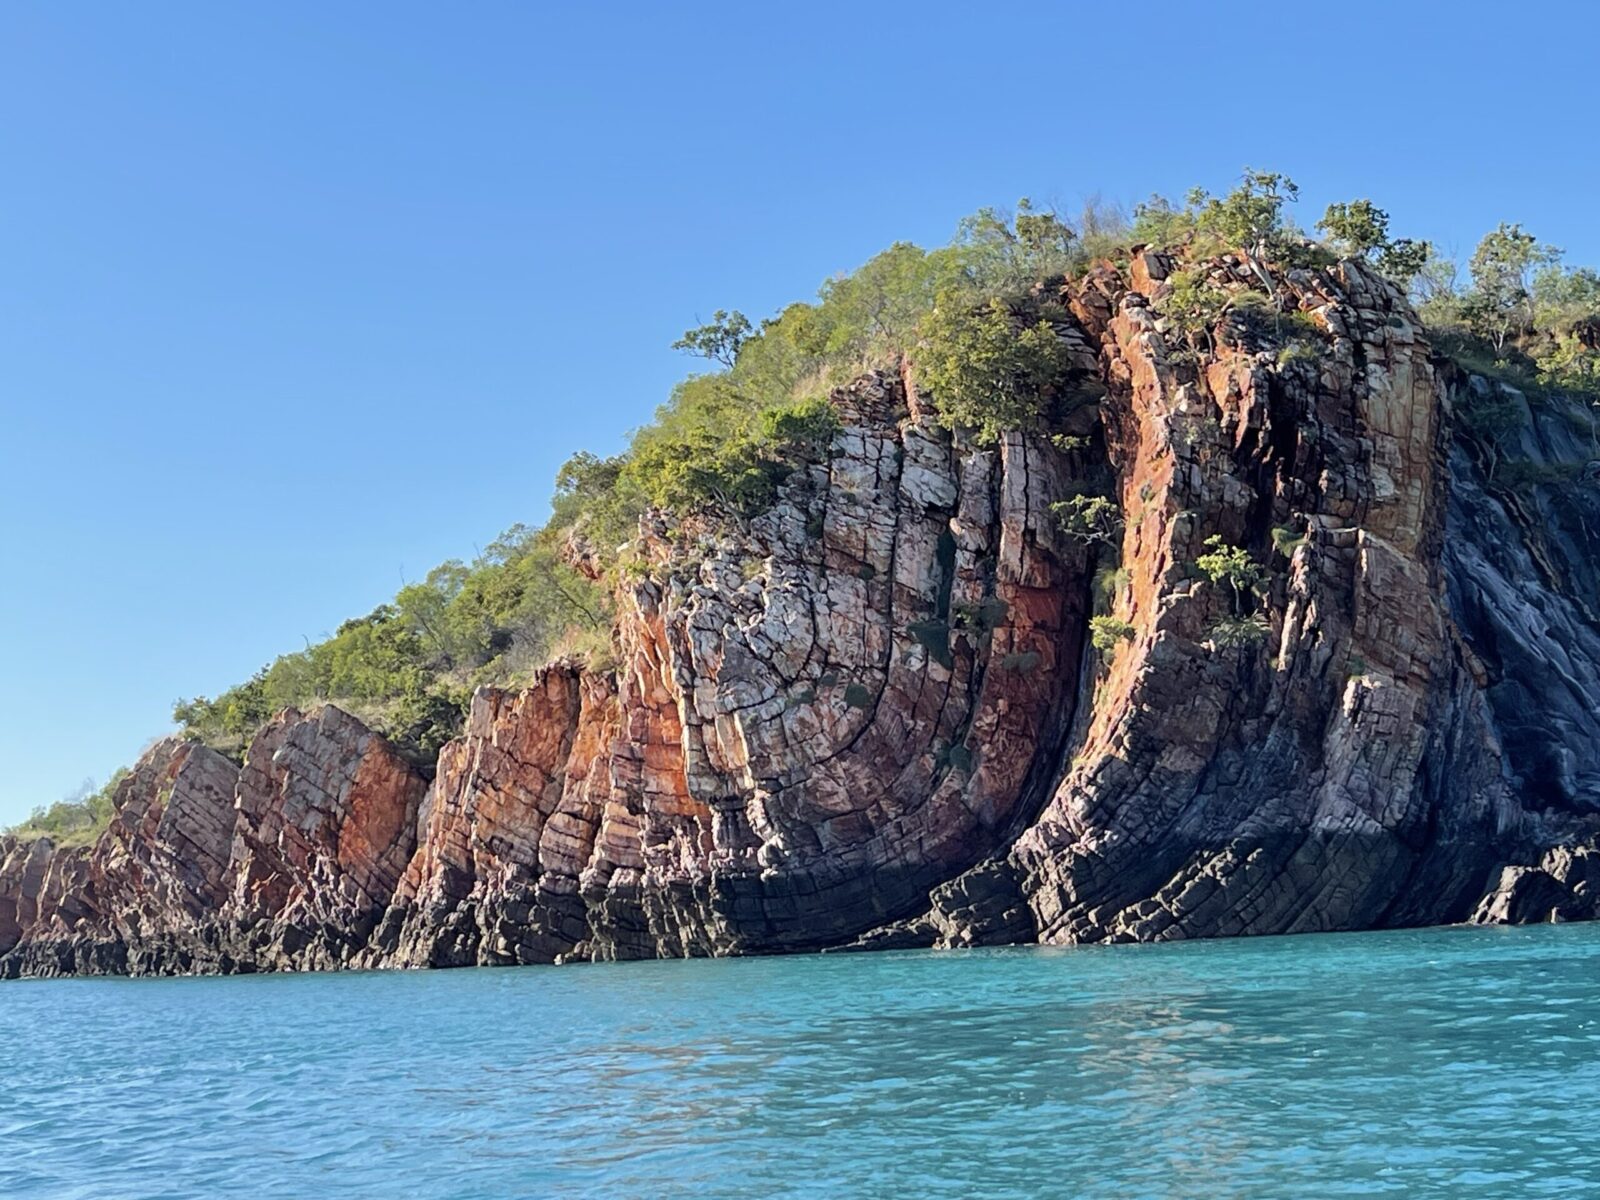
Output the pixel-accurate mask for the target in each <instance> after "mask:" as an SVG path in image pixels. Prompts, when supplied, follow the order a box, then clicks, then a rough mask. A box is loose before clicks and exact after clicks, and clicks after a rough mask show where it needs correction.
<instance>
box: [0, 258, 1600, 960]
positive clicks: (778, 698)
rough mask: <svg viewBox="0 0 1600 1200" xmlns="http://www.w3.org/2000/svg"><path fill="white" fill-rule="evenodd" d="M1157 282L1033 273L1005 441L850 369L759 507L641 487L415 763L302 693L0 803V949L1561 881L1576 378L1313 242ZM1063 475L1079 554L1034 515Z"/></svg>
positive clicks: (1584, 676)
mask: <svg viewBox="0 0 1600 1200" xmlns="http://www.w3.org/2000/svg"><path fill="white" fill-rule="evenodd" d="M1167 270H1168V264H1167V263H1166V262H1165V261H1163V260H1162V258H1161V257H1160V256H1158V255H1154V254H1150V255H1144V254H1139V255H1136V256H1135V260H1134V263H1133V268H1132V271H1131V279H1130V278H1125V277H1124V276H1122V275H1120V274H1118V273H1116V272H1114V271H1112V270H1111V269H1110V268H1109V267H1107V268H1102V269H1099V270H1097V271H1096V272H1093V273H1091V274H1090V276H1089V277H1088V278H1087V279H1085V280H1083V281H1081V282H1079V283H1075V284H1071V285H1066V286H1064V287H1063V293H1062V297H1061V298H1062V300H1063V302H1064V305H1065V307H1066V309H1067V310H1068V311H1070V313H1071V318H1070V320H1068V319H1063V320H1061V321H1060V322H1059V323H1058V324H1057V328H1056V333H1057V336H1058V337H1059V338H1061V339H1062V340H1063V342H1064V343H1065V346H1066V349H1067V351H1068V353H1069V354H1070V355H1071V356H1072V357H1073V358H1074V359H1075V361H1076V364H1077V366H1078V372H1077V373H1078V374H1079V375H1080V376H1083V377H1086V378H1092V379H1094V380H1097V381H1098V384H1097V386H1096V387H1095V389H1094V392H1095V394H1096V395H1098V396H1100V399H1099V400H1098V402H1097V403H1092V404H1089V405H1087V406H1085V407H1082V408H1080V409H1079V410H1078V412H1077V413H1076V414H1075V415H1074V416H1073V417H1070V418H1067V421H1068V424H1067V425H1066V426H1064V427H1062V428H1059V429H1053V430H1051V431H1050V434H1049V435H1045V434H1040V433H1023V432H1015V433H1009V434H1006V435H1005V436H1004V437H1002V438H1001V439H1000V440H999V442H998V444H996V445H994V446H980V445H977V444H974V443H973V442H972V441H970V440H969V439H968V438H966V437H964V436H961V435H955V436H952V435H951V434H950V433H949V432H948V431H946V430H945V429H943V428H942V427H941V426H940V425H939V424H938V423H937V422H936V421H935V420H934V419H933V417H932V415H931V414H930V412H929V411H928V408H927V406H926V404H925V403H924V398H922V397H919V396H918V395H917V393H916V390H915V373H914V370H908V372H907V373H906V375H905V376H904V377H896V376H894V375H891V374H884V373H875V374H870V375H867V376H865V377H863V378H862V379H860V380H858V381H857V382H856V383H854V384H852V385H850V386H849V387H846V388H843V389H841V390H840V391H838V392H836V393H835V395H834V397H833V401H834V404H835V406H836V408H837V410H838V414H839V418H840V422H841V425H842V430H841V432H840V433H839V434H838V436H837V437H836V438H835V440H834V443H833V446H832V449H831V453H830V455H829V456H828V458H827V460H826V461H825V462H821V463H818V464H815V465H813V466H811V467H809V468H805V469H802V470H799V471H797V472H796V473H795V474H794V475H793V476H792V477H791V478H790V480H789V481H788V483H787V484H785V485H784V486H783V487H782V488H780V490H779V494H778V498H777V500H776V502H775V503H774V504H773V505H772V506H771V508H770V509H769V510H767V511H766V512H764V513H762V514H761V515H760V516H758V517H755V518H753V519H748V520H743V519H737V518H734V517H731V516H730V517H728V518H726V519H721V520H713V519H710V518H708V517H702V518H698V519H695V520H690V521H685V522H681V523H678V524H676V525H670V526H669V524H668V523H667V522H666V521H665V520H663V519H659V518H648V519H647V520H646V521H645V522H644V523H643V526H642V528H641V532H640V540H639V543H638V550H639V553H640V555H641V556H642V559H643V561H644V562H646V563H647V564H648V565H649V568H650V569H649V572H648V575H647V576H645V577H644V578H641V579H639V580H637V581H634V582H630V583H629V584H628V585H627V588H626V592H625V594H624V595H623V596H622V597H621V598H620V599H621V604H620V605H619V609H620V617H619V621H618V625H617V628H616V630H615V641H616V650H617V661H618V664H619V665H618V666H617V667H616V668H615V669H614V670H611V671H606V672H591V671H589V670H586V669H585V668H584V667H583V666H581V665H579V664H577V663H575V662H572V661H566V660H563V661H558V662H555V663H552V664H551V665H549V666H548V667H546V668H544V669H543V670H542V671H541V672H540V673H539V674H538V676H537V677H536V678H535V679H534V681H533V682H532V684H531V685H530V686H528V687H526V688H524V689H522V690H520V691H502V690H497V689H483V690H480V691H479V693H478V694H477V695H476V696H475V697H474V698H473V702H472V707H471V713H470V716H469V718H468V720H467V724H466V728H465V731H464V733H463V734H462V736H461V737H460V738H458V739H456V740H455V741H453V742H451V743H449V744H448V745H446V746H445V747H444V749H443V751H442V752H441V753H440V755H439V758H438V762H437V767H436V772H435V774H434V776H433V778H432V781H431V783H429V782H428V781H427V780H426V779H425V778H424V776H423V775H422V774H420V773H419V772H418V771H417V770H416V769H415V768H414V767H413V766H412V765H410V764H408V763H407V762H406V761H405V760H404V759H403V758H402V757H401V756H400V755H399V754H398V753H397V752H396V751H395V750H394V749H393V748H392V747H391V746H390V745H389V744H388V743H387V742H386V741H385V739H384V738H382V737H381V736H380V735H379V734H377V733H375V732H373V731H371V730H369V729H367V728H366V727H365V726H364V725H362V724H361V722H359V721H358V720H356V719H355V718H354V717H352V716H350V715H348V714H347V713H344V712H342V711H341V710H339V709H338V708H336V707H333V706H331V705H329V706H325V707H323V708H321V709H319V710H317V711H315V712H312V713H308V714H302V713H299V712H295V711H293V710H290V711H286V712H284V713H281V714H279V715H278V716H277V717H275V718H274V719H273V720H272V721H271V722H269V723H268V725H267V726H266V727H265V728H264V729H262V730H261V732H260V733H259V734H258V735H257V736H256V738H255V740H254V742H253V743H252V744H251V746H250V747H249V749H248V751H247V753H246V755H245V759H244V765H243V767H242V768H240V767H238V766H236V765H235V764H234V763H232V762H231V761H229V760H228V759H226V758H224V757H222V756H221V755H219V754H216V753H214V752H212V751H210V750H207V749H205V748H204V747H201V746H199V745H196V744H193V743H186V742H183V741H180V740H177V739H170V738H169V739H167V740H164V741H162V742H159V743H157V744H156V745H155V746H154V747H153V748H152V749H151V750H150V751H148V752H147V753H146V755H145V756H144V757H143V758H142V759H141V761H140V763H139V764H138V766H137V768H136V769H135V770H134V771H133V772H132V773H131V774H130V775H129V777H128V778H127V779H126V780H124V781H123V783H122V784H121V785H120V787H119V789H118V792H117V795H116V797H115V805H116V815H115V818H114V819H113V821H112V823H111V826H110V828H109V829H108V830H107V831H106V832H105V834H104V835H103V836H102V837H101V838H100V840H99V841H98V843H97V844H95V845H94V846H93V847H86V848H57V847H55V846H53V845H52V844H51V843H50V842H49V841H48V840H37V841H32V842H26V843H24V842H18V841H16V840H15V839H10V838H6V839H0V974H4V975H9V976H15V975H55V974H69V973H118V972H127V973H132V974H164V973H179V972H246V971H257V970H280V969H282V970H310V969H327V968H335V967H343V966H349V967H397V966H438V967H443V966H462V965H472V964H485V965H498V964H517V963H548V962H558V961H569V960H584V959H594V960H600V959H631V958H649V957H668V956H673V957H675V956H682V955H717V954H754V953H772V952H780V951H797V950H814V949H827V948H873V947H888V946H917V945H922V946H926V945H944V946H958V945H976V944H991V943H1000V942H1018V941H1042V942H1058V943H1065V942H1084V941H1124V940H1161V939H1173V938H1188V937H1211V936H1225V935H1233V934H1256V933H1287V932H1299V931H1306V930H1332V929H1358V928H1369V927H1380V926H1400V925H1418V924H1431V923H1442V922H1453V921H1463V920H1468V919H1474V920H1480V921H1533V920H1551V919H1573V918H1579V917H1593V916H1595V915H1596V905H1597V902H1600V901H1597V897H1596V892H1595V888H1596V887H1597V886H1600V869H1596V868H1595V866H1594V863H1595V861H1600V859H1597V854H1600V852H1597V851H1596V850H1595V848H1594V846H1595V839H1596V831H1597V829H1600V716H1597V706H1596V704H1595V698H1596V697H1597V696H1600V622H1597V618H1596V613H1595V612H1594V611H1593V610H1592V607H1591V605H1592V598H1593V597H1594V596H1596V595H1597V594H1600V588H1597V586H1596V585H1597V584H1600V556H1597V555H1596V553H1595V547H1594V546H1593V544H1592V542H1591V533H1590V531H1591V530H1600V499H1597V495H1596V491H1595V489H1594V486H1593V482H1592V480H1591V478H1590V471H1591V468H1592V467H1593V466H1594V465H1595V461H1594V460H1600V454H1597V453H1596V452H1595V448H1594V443H1593V440H1592V439H1593V433H1592V431H1591V427H1590V425H1589V424H1587V423H1586V421H1587V417H1586V414H1585V413H1584V412H1583V411H1582V409H1581V407H1580V406H1578V405H1576V404H1566V403H1564V402H1562V401H1560V400H1550V401H1545V402H1542V403H1541V404H1539V405H1537V406H1529V405H1528V404H1527V401H1526V400H1525V399H1524V398H1523V397H1522V396H1520V395H1519V394H1517V393H1514V392H1512V391H1510V390H1509V389H1506V388H1504V386H1503V385H1499V384H1494V383H1491V382H1488V381H1486V380H1483V379H1480V378H1476V377H1471V376H1468V375H1466V374H1465V373H1463V372H1461V371H1459V370H1458V369H1456V368H1454V367H1453V366H1451V365H1449V364H1447V363H1445V362H1443V361H1442V360H1437V359H1435V357H1434V356H1433V354H1432V353H1431V351H1430V349H1429V346H1428V344H1427V342H1426V339H1425V337H1424V334H1423V333H1422V331H1421V329H1420V327H1419V325H1418V324H1417V321H1416V318H1415V316H1414V315H1413V314H1412V312H1411V311H1410V309H1409V308H1408V307H1407V305H1406V303H1405V301H1404V299H1403V298H1402V297H1401V296H1400V295H1399V294H1398V292H1397V291H1396V290H1395V288H1394V287H1393V286H1392V285H1391V284H1389V283H1388V282H1386V281H1385V280H1383V279H1382V278H1380V277H1379V276H1378V275H1377V274H1376V273H1374V272H1372V271H1371V270H1370V269H1368V268H1366V267H1365V266H1363V265H1360V264H1354V263H1343V264H1340V265H1338V266H1336V267H1333V268H1329V269H1327V270H1317V271H1311V270H1296V271H1290V272H1287V273H1286V274H1285V275H1283V276H1282V277H1279V278H1276V279H1274V280H1273V285H1274V288H1275V289H1276V291H1277V293H1278V301H1279V306H1280V307H1281V308H1282V309H1284V310H1286V311H1287V313H1288V314H1290V316H1292V318H1293V322H1292V330H1293V339H1290V341H1289V342H1286V339H1285V335H1284V332H1283V325H1284V322H1285V321H1286V320H1288V319H1289V318H1288V317H1286V316H1285V315H1284V313H1283V312H1275V311H1273V310H1272V309H1270V308H1265V307H1263V308H1262V309H1261V310H1260V311H1257V312H1256V313H1255V314H1254V315H1253V316H1250V317H1249V318H1248V319H1247V320H1244V321H1236V322H1234V323H1233V324H1232V325H1231V326H1230V328H1232V329H1233V330H1234V334H1233V336H1231V337H1229V338H1226V339H1223V338H1218V339H1217V340H1216V341H1215V342H1214V343H1213V348H1212V349H1211V350H1209V351H1208V352H1206V353H1199V354H1197V353H1195V352H1193V351H1192V350H1190V349H1189V348H1188V345H1187V343H1186V342H1182V341H1180V339H1179V338H1178V336H1177V335H1176V334H1175V333H1174V331H1173V330H1172V329H1171V327H1170V323H1169V322H1167V321H1165V320H1163V319H1161V318H1159V317H1158V314H1157V311H1156V308H1155V307H1154V305H1155V302H1156V301H1158V300H1159V299H1160V297H1161V295H1162V294H1163V290H1164V289H1165V288H1166V287H1167V286H1168V285H1167V283H1166V282H1165V276H1166V273H1167ZM1210 271H1211V276H1212V282H1213V283H1215V284H1216V285H1217V286H1220V287H1223V288H1226V289H1229V290H1230V291H1232V292H1234V293H1235V294H1236V295H1239V296H1245V295H1246V294H1247V293H1248V292H1249V290H1250V289H1252V288H1256V287H1258V286H1259V284H1258V281H1257V278H1256V277H1255V276H1254V275H1252V274H1251V273H1250V272H1249V271H1248V269H1247V266H1246V264H1245V263H1243V262H1242V261H1240V260H1238V259H1233V258H1223V259H1220V260H1218V261H1217V262H1216V263H1215V264H1213V265H1212V266H1211V268H1210ZM1252 330H1253V331H1252ZM1288 344H1293V345H1297V346H1298V347H1299V349H1298V350H1297V351H1295V352H1289V351H1287V350H1286V348H1285V347H1286V345H1288ZM1307 347H1311V349H1310V350H1309V351H1308V350H1307V349H1306V348H1307ZM1486 397H1488V398H1490V399H1492V400H1494V401H1495V402H1496V403H1498V404H1502V405H1504V404H1511V405H1513V406H1520V410H1521V411H1522V413H1523V420H1522V422H1521V426H1520V430H1519V431H1517V432H1514V433H1512V434H1509V435H1507V436H1506V438H1505V439H1504V440H1503V444H1499V445H1496V446H1493V447H1488V446H1485V445H1483V444H1482V443H1480V442H1477V441H1474V440H1473V439H1472V438H1471V437H1469V436H1466V435H1465V434H1464V433H1463V432H1462V428H1461V425H1462V423H1461V422H1460V420H1459V414H1458V412H1457V410H1458V409H1461V408H1462V407H1464V406H1470V405H1472V404H1475V403H1480V402H1482V401H1483V400H1484V399H1485V398H1486ZM1511 476H1515V479H1514V480H1510V477H1511ZM1107 480H1109V481H1112V491H1113V493H1114V495H1115V497H1116V499H1117V500H1118V502H1119V505H1120V509H1121V512H1122V527H1121V530H1120V533H1119V534H1118V535H1117V537H1116V538H1114V539H1111V540H1113V541H1115V540H1120V545H1099V544H1096V543H1095V542H1094V541H1093V540H1092V539H1087V540H1078V539H1076V538H1074V537H1070V536H1068V535H1067V534H1066V533H1065V532H1063V529H1064V526H1063V522H1062V520H1061V518H1060V515H1059V512H1058V509H1059V508H1060V506H1061V505H1062V504H1063V502H1065V501H1068V500H1070V499H1071V498H1072V497H1074V496H1079V495H1083V494H1090V493H1093V492H1094V491H1095V490H1096V489H1097V488H1100V487H1102V486H1104V483H1105V481H1107ZM1217 538H1220V539H1221V543H1220V545H1219V543H1218V542H1217V541H1216V540H1215V539H1217ZM1234 548H1237V549H1238V550H1242V551H1243V552H1244V555H1245V560H1244V566H1243V567H1242V568H1241V570H1240V571H1238V572H1236V573H1235V575H1234V576H1233V582H1231V583H1230V582H1229V580H1228V578H1227V577H1226V575H1225V573H1221V574H1219V572H1218V571H1216V570H1211V569H1208V566H1207V564H1208V562H1211V561H1212V560H1211V558H1208V556H1213V557H1214V556H1215V555H1216V554H1218V553H1221V552H1224V551H1227V550H1230V549H1234ZM1213 565H1214V564H1213ZM1091 617H1098V618H1099V619H1098V620H1096V621H1095V622H1094V623H1093V626H1091ZM1091 628H1093V630H1094V632H1095V636H1094V638H1093V639H1091ZM1091 640H1092V641H1093V642H1094V643H1096V644H1091Z"/></svg>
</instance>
